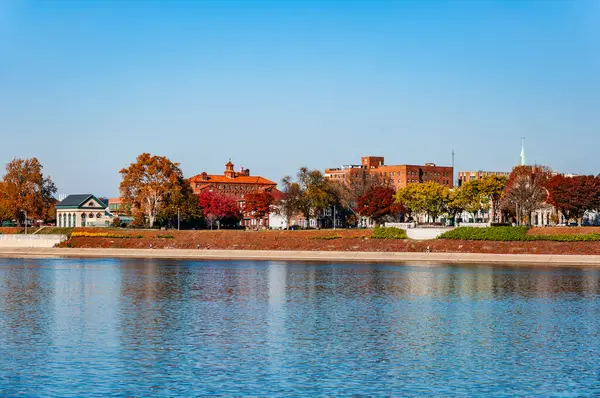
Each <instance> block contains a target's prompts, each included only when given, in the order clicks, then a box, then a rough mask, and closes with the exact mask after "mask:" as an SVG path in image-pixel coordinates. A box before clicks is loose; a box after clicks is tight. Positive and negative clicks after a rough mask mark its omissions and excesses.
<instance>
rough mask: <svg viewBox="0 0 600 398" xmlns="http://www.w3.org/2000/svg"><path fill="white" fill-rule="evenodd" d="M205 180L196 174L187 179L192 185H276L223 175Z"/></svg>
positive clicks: (251, 177) (274, 183) (244, 177)
mask: <svg viewBox="0 0 600 398" xmlns="http://www.w3.org/2000/svg"><path fill="white" fill-rule="evenodd" d="M206 177H207V179H206V180H203V179H202V174H196V175H195V176H193V177H190V178H189V179H188V181H189V182H194V183H197V182H199V183H204V184H210V183H224V184H252V185H277V183H276V182H273V181H271V180H267V179H266V178H264V177H260V176H236V177H234V178H229V177H225V176H224V175H210V174H209V175H207V176H206Z"/></svg>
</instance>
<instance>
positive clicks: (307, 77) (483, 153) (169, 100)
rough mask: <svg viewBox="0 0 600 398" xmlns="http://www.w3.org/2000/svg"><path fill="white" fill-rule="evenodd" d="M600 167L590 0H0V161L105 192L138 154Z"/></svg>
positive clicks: (281, 166) (192, 167) (241, 162)
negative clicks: (33, 160) (36, 167)
mask: <svg viewBox="0 0 600 398" xmlns="http://www.w3.org/2000/svg"><path fill="white" fill-rule="evenodd" d="M522 136H525V137H527V138H526V140H525V151H526V154H527V161H528V162H529V163H539V164H545V165H548V166H550V167H552V168H553V169H557V170H559V171H561V172H568V173H577V174H598V173H600V157H599V156H598V155H597V153H598V148H599V147H600V2H598V1H594V0H583V1H416V0H415V1H408V0H407V1H376V0H371V1H341V0H340V1H333V0H331V1H309V0H307V1H284V0H281V1H266V0H264V1H251V0H248V1H227V0H221V1H177V0H171V1H165V2H159V1H147V2H144V1H50V0H47V1H17V0H7V1H2V2H0V162H1V163H2V165H1V166H2V172H3V169H4V166H5V164H6V163H7V162H9V161H10V160H11V159H13V158H15V157H21V158H25V157H33V156H36V157H38V159H40V161H41V163H42V164H43V165H44V173H45V174H48V175H50V176H51V177H52V179H53V180H54V181H55V183H56V185H57V187H58V189H59V192H62V193H66V194H69V193H87V192H90V193H93V194H96V195H101V196H114V195H116V194H117V191H118V184H119V182H120V175H119V170H120V169H121V168H122V167H125V166H127V165H128V164H129V163H131V162H133V161H134V160H135V158H136V156H137V155H138V154H139V153H141V152H150V153H152V154H157V155H164V156H167V157H169V158H170V159H171V160H173V161H175V162H179V163H180V164H181V168H182V170H183V172H184V175H185V176H186V177H190V176H192V175H195V174H197V173H200V172H202V171H207V172H209V173H215V174H216V173H221V172H222V171H223V170H224V165H225V163H226V162H227V161H228V160H229V158H231V160H232V162H233V163H234V164H235V165H236V169H237V168H239V167H240V166H244V167H246V168H249V169H250V170H251V172H252V174H257V175H262V176H264V177H266V178H269V179H271V180H274V181H277V182H279V180H280V178H281V177H282V176H284V175H295V173H296V172H297V170H298V168H299V167H301V166H307V167H310V168H316V169H320V170H323V169H325V168H327V167H336V166H340V165H342V164H348V163H358V162H360V158H361V156H367V155H376V156H384V157H385V159H386V163H388V164H403V163H408V164H423V163H425V162H434V163H436V164H439V165H451V164H452V150H454V152H455V156H456V158H455V170H456V171H460V170H478V169H484V170H492V171H510V169H511V167H512V166H515V165H517V164H518V163H519V160H520V150H521V137H522Z"/></svg>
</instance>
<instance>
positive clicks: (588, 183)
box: [545, 174, 600, 225]
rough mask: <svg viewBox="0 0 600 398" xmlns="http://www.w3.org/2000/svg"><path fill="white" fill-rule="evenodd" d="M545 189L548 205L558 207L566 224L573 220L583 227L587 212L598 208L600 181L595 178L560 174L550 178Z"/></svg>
mask: <svg viewBox="0 0 600 398" xmlns="http://www.w3.org/2000/svg"><path fill="white" fill-rule="evenodd" d="M545 187H546V189H547V190H548V203H550V204H551V205H553V206H554V207H556V209H557V210H558V211H559V212H560V213H561V214H562V215H563V217H564V218H565V221H566V222H569V220H572V219H573V220H575V221H577V223H578V224H579V225H581V221H582V219H583V215H584V214H585V212H586V211H588V210H594V209H597V207H598V195H599V193H600V180H599V179H598V178H596V177H594V176H575V177H566V176H564V175H562V174H558V175H555V176H554V177H552V178H550V179H549V180H548V181H547V182H546V185H545Z"/></svg>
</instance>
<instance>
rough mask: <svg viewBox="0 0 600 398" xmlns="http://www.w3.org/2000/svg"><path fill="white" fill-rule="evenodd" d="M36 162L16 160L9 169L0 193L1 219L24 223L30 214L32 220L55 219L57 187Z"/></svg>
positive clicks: (7, 168) (9, 165) (7, 166)
mask: <svg viewBox="0 0 600 398" xmlns="http://www.w3.org/2000/svg"><path fill="white" fill-rule="evenodd" d="M42 168H43V167H42V165H41V163H40V162H39V161H38V160H37V159H36V158H31V159H13V160H12V161H10V162H9V163H8V164H7V165H6V173H5V174H4V177H3V181H2V182H3V184H2V187H1V192H0V213H2V214H0V217H1V218H10V219H13V218H14V219H16V220H18V221H19V223H22V222H23V220H24V218H25V215H24V213H23V212H27V217H28V218H29V219H31V220H38V219H42V220H48V219H50V218H52V212H53V210H52V209H53V206H54V204H55V203H56V199H54V194H55V193H56V186H55V185H54V182H52V179H51V178H50V177H46V176H44V175H43V173H42Z"/></svg>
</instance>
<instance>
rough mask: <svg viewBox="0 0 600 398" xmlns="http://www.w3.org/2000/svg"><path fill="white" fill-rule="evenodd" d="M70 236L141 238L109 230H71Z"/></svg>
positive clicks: (140, 236)
mask: <svg viewBox="0 0 600 398" xmlns="http://www.w3.org/2000/svg"><path fill="white" fill-rule="evenodd" d="M71 238H113V239H141V238H143V236H142V235H123V234H111V233H110V232H73V233H71Z"/></svg>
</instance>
